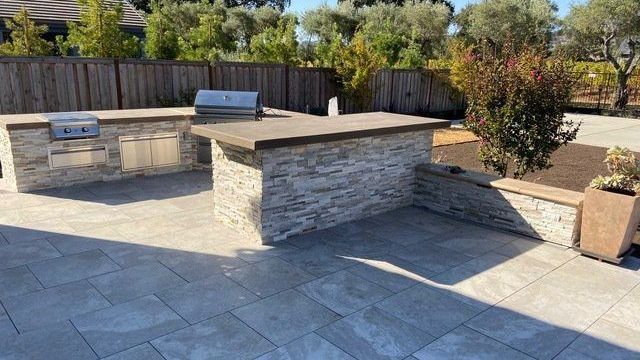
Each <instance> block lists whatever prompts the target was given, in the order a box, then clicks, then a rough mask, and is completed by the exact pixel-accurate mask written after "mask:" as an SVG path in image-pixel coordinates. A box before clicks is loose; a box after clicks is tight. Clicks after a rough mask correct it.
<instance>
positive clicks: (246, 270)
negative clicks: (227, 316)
mask: <svg viewBox="0 0 640 360" xmlns="http://www.w3.org/2000/svg"><path fill="white" fill-rule="evenodd" d="M226 275H227V276H229V277H230V278H232V279H233V280H235V281H237V282H238V283H240V284H241V285H242V286H244V287H245V288H247V289H249V290H251V291H252V292H253V293H254V294H256V295H258V296H260V297H267V296H269V295H273V294H275V293H277V292H280V291H282V290H286V289H289V288H292V287H294V286H297V285H300V284H302V283H305V282H307V281H311V280H313V276H311V275H309V274H307V273H306V272H304V271H302V270H301V269H299V268H297V267H295V266H293V265H291V264H289V263H287V262H286V261H283V260H281V259H278V258H273V259H268V260H265V261H262V262H259V263H256V264H252V265H247V266H243V267H240V268H237V269H233V270H230V271H227V272H226Z"/></svg>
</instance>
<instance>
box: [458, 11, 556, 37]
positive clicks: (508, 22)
mask: <svg viewBox="0 0 640 360" xmlns="http://www.w3.org/2000/svg"><path fill="white" fill-rule="evenodd" d="M556 12H557V7H556V6H555V5H554V4H553V3H552V2H551V1H550V0H482V1H480V2H478V3H474V4H469V5H467V6H466V7H465V8H463V9H462V10H461V11H460V13H459V14H458V15H457V16H456V25H457V27H458V35H459V36H461V37H463V38H464V39H466V40H467V42H469V43H476V44H478V43H480V42H483V41H488V42H489V43H491V44H492V45H495V46H498V47H500V46H502V45H503V44H504V43H505V42H507V41H509V42H512V43H513V46H516V47H519V46H522V45H540V44H548V43H550V41H551V36H552V33H553V30H554V28H555V27H556V26H557V23H558V19H557V16H556Z"/></svg>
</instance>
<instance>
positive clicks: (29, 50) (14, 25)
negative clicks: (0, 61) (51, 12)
mask: <svg viewBox="0 0 640 360" xmlns="http://www.w3.org/2000/svg"><path fill="white" fill-rule="evenodd" d="M6 27H7V29H9V30H10V31H11V35H9V41H7V42H5V43H4V44H2V45H0V55H9V56H44V55H51V52H52V50H53V44H52V43H50V42H48V41H46V40H45V39H43V38H42V35H43V34H45V33H46V32H47V30H48V28H47V26H46V25H40V26H38V25H36V24H35V23H34V22H33V21H32V20H31V19H29V12H28V11H27V9H25V8H22V9H20V11H18V12H17V13H16V15H15V16H14V17H13V18H12V19H9V20H6Z"/></svg>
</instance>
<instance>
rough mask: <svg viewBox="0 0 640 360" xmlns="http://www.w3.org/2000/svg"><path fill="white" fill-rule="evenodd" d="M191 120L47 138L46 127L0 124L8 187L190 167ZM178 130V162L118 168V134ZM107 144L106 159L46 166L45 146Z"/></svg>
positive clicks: (32, 187)
mask: <svg viewBox="0 0 640 360" xmlns="http://www.w3.org/2000/svg"><path fill="white" fill-rule="evenodd" d="M190 126H191V122H190V121H188V120H180V121H158V122H139V123H135V122H134V123H122V124H110V125H102V126H101V127H100V132H101V133H100V137H99V138H95V139H80V140H69V141H55V142H54V141H51V140H50V138H49V128H37V129H21V130H11V131H8V130H6V129H2V128H0V139H1V140H2V141H1V142H2V146H0V161H1V162H2V172H3V175H4V177H6V186H7V187H8V190H10V191H20V192H22V191H31V190H37V189H44V188H52V187H61V186H70V185H74V184H80V183H88V182H94V181H110V180H117V179H122V178H127V177H134V176H137V175H154V174H161V173H169V172H178V171H186V170H190V169H191V167H192V164H193V162H194V159H195V156H196V155H195V151H196V148H195V141H194V140H193V139H192V136H191V135H190V133H189V128H190ZM176 131H177V132H178V135H179V143H180V165H176V166H167V167H159V168H149V169H142V170H135V171H127V172H122V166H121V160H120V144H119V140H118V138H119V137H120V136H131V135H151V134H162V133H170V132H176ZM105 144H106V145H107V149H108V154H109V156H108V162H107V163H106V164H100V165H91V166H83V167H75V168H64V169H50V168H49V158H48V149H50V148H70V147H81V146H89V145H105Z"/></svg>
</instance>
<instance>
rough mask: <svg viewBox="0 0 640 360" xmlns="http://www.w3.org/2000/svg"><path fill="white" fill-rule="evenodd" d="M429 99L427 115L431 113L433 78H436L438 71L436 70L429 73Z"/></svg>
mask: <svg viewBox="0 0 640 360" xmlns="http://www.w3.org/2000/svg"><path fill="white" fill-rule="evenodd" d="M429 72H430V74H429V97H428V98H427V113H429V112H431V94H432V91H431V90H432V89H433V77H434V76H436V71H435V70H431V71H429Z"/></svg>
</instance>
